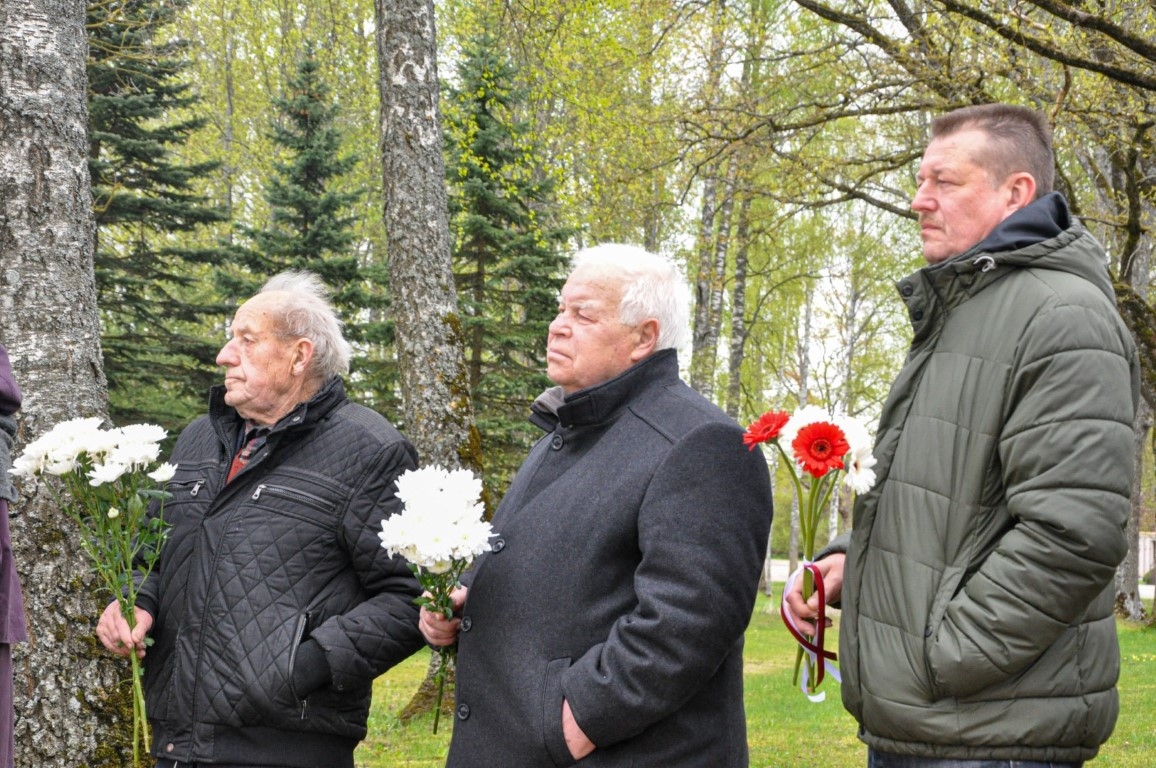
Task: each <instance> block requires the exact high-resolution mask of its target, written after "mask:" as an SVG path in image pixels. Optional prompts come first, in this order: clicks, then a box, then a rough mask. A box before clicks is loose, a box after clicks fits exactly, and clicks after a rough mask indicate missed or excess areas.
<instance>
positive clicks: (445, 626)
mask: <svg viewBox="0 0 1156 768" xmlns="http://www.w3.org/2000/svg"><path fill="white" fill-rule="evenodd" d="M468 592H469V590H468V589H466V588H465V587H458V588H457V589H455V590H454V591H453V592H451V593H450V601H451V602H452V603H453V606H454V616H453V618H452V619H447V618H446V617H445V616H442V615H441V614H440V613H430V612H429V611H428V610H426V609H425V607H424V606H423V607H422V609H421V618H419V619H418V624H417V626H418V629H420V630H421V634H422V636H423V637H425V641H426V642H427V643H429V644H430V645H432V646H435V647H437V648H442V647H445V646H447V645H453V644H454V643H456V642H457V640H458V632H459V631H460V630H461V627H462V620H461V612H462V608H463V607H464V606H465V604H466V595H467V593H468ZM425 594H426V596H429V592H426V593H425Z"/></svg>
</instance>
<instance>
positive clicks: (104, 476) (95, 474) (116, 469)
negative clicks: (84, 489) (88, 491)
mask: <svg viewBox="0 0 1156 768" xmlns="http://www.w3.org/2000/svg"><path fill="white" fill-rule="evenodd" d="M129 469H130V467H129V466H128V465H126V464H117V463H114V462H108V463H105V464H95V465H93V467H92V470H91V471H90V472H89V473H88V484H89V485H92V486H99V485H104V484H105V483H115V482H116V481H117V480H119V479H120V477H121V475H123V474H124V473H125V472H128V471H129Z"/></svg>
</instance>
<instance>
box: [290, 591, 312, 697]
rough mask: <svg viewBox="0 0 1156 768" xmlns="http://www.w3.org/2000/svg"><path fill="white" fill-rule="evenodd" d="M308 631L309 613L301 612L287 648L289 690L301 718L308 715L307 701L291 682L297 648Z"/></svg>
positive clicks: (295, 669) (295, 664)
mask: <svg viewBox="0 0 1156 768" xmlns="http://www.w3.org/2000/svg"><path fill="white" fill-rule="evenodd" d="M308 631H309V614H308V613H303V614H301V615H300V616H298V617H297V628H296V629H295V630H294V632H293V646H292V648H290V649H289V692H290V693H292V694H293V698H294V700H295V701H296V702H297V706H298V707H299V708H300V710H301V719H302V720H304V719H305V718H306V717H307V716H308V710H307V707H308V702H306V700H305V697H304V696H302V695H301V694H300V693H298V692H297V687H296V686H295V685H294V684H293V676H294V673H295V672H296V671H297V649H298V648H300V647H301V643H302V642H303V641H304V640H305V633H306V632H308Z"/></svg>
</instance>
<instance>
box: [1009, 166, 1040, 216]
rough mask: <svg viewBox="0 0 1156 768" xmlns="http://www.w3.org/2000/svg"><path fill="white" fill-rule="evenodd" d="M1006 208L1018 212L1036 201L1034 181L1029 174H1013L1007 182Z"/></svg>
mask: <svg viewBox="0 0 1156 768" xmlns="http://www.w3.org/2000/svg"><path fill="white" fill-rule="evenodd" d="M1007 184H1008V185H1009V188H1008V208H1010V209H1011V210H1012V211H1018V210H1019V209H1020V208H1026V207H1027V206H1029V205H1031V203H1032V201H1033V200H1035V199H1036V179H1035V177H1034V176H1032V175H1031V174H1030V173H1022V172H1021V173H1013V174H1012V175H1011V177H1010V178H1008V180H1007Z"/></svg>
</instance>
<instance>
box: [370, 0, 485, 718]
mask: <svg viewBox="0 0 1156 768" xmlns="http://www.w3.org/2000/svg"><path fill="white" fill-rule="evenodd" d="M374 6H375V12H376V20H377V54H378V67H379V69H380V73H379V83H380V90H381V149H382V151H381V154H382V173H383V176H384V193H385V213H384V216H385V229H386V233H387V235H388V238H389V274H390V292H391V296H392V299H393V319H394V323H395V327H396V329H397V349H398V364H399V368H400V372H401V391H402V403H403V409H404V424H403V427H404V431H405V433H406V435H407V436H408V437H409V439H410V440H411V441H413V443H414V445H415V446H416V447H417V449H418V453H419V455H420V456H421V462H422V464H423V465H429V464H440V465H442V466H444V467H447V468H456V467H461V466H466V467H469V468H471V469H474V470H475V471H480V470H481V442H480V440H479V438H478V433H477V429H476V428H475V427H474V423H473V408H472V406H471V403H470V389H469V379H468V374H467V369H466V360H465V338H464V335H463V333H462V326H461V319H460V318H459V317H458V313H457V312H458V310H457V294H456V292H455V290H454V279H453V267H452V261H451V249H450V230H449V212H448V208H447V200H446V187H445V160H444V158H443V157H442V132H441V121H440V115H439V107H438V75H437V39H436V35H435V27H434V5H433V0H375V3H374ZM437 660H438V657H437V655H433V654H431V657H430V667H429V670H428V672H427V674H426V678H425V680H424V681H423V683H422V685H421V687H420V688H419V689H418V691H417V693H416V694H415V695H414V698H413V700H412V701H411V702H410V704H409V706H407V707H406V710H405V712H403V713H402V714H403V717H409V716H413V715H415V714H418V713H420V712H428V711H430V710H432V708H433V706H434V700H435V699H434V694H435V691H434V688H435V686H434V682H433V675H434V672H436V665H437ZM448 680H452V677H451V676H450V675H447V692H448V690H449V689H450V685H449V683H448ZM452 701H453V698H452V696H446V698H445V699H443V702H442V704H443V709H444V708H446V707H448V706H450V705H452Z"/></svg>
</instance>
